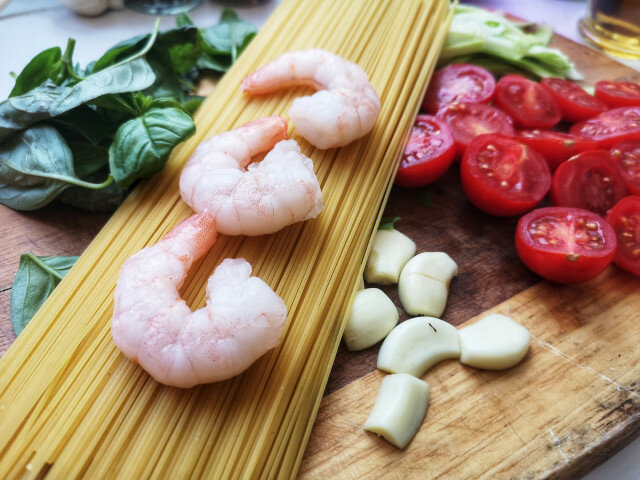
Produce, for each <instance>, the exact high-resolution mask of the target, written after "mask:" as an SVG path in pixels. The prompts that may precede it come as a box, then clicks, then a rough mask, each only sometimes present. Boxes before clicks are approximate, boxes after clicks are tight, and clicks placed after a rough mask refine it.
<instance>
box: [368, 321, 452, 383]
mask: <svg viewBox="0 0 640 480" xmlns="http://www.w3.org/2000/svg"><path fill="white" fill-rule="evenodd" d="M459 356H460V341H459V340H458V331H457V330H456V328H455V327H454V326H452V325H449V324H448V323H447V322H445V321H443V320H440V319H439V318H432V317H416V318H410V319H409V320H407V321H405V322H402V323H401V324H400V325H398V326H397V327H396V328H394V329H393V330H392V331H391V333H390V334H389V335H388V336H387V338H385V340H384V342H383V343H382V346H381V347H380V352H379V353H378V368H379V369H380V370H384V371H386V372H391V373H408V374H410V375H414V376H416V377H421V376H422V375H423V374H424V373H425V372H426V371H427V370H429V368H431V367H432V366H433V365H435V364H436V363H438V362H440V361H442V360H445V359H447V358H458V357H459Z"/></svg>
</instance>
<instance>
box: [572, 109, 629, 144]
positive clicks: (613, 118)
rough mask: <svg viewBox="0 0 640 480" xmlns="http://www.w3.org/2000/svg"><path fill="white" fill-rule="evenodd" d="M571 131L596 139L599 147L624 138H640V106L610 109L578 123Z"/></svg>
mask: <svg viewBox="0 0 640 480" xmlns="http://www.w3.org/2000/svg"><path fill="white" fill-rule="evenodd" d="M569 132H570V133H573V134H576V135H582V136H583V137H589V138H591V139H592V140H595V141H596V142H598V147H599V148H609V147H612V146H613V145H615V144H616V143H618V142H621V141H622V140H631V139H640V107H623V108H614V109H613V110H608V111H606V112H603V113H601V114H600V115H598V116H597V117H593V118H590V119H589V120H584V121H582V122H578V123H576V124H575V125H573V126H572V127H571V128H570V129H569Z"/></svg>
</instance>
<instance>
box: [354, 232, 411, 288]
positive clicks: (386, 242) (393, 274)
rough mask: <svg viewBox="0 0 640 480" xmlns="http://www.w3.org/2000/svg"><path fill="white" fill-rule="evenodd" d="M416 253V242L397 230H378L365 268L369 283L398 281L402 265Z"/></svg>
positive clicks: (386, 283) (387, 283) (385, 283)
mask: <svg viewBox="0 0 640 480" xmlns="http://www.w3.org/2000/svg"><path fill="white" fill-rule="evenodd" d="M415 253H416V244H415V243H414V242H413V240H411V239H410V238H409V237H407V236H406V235H404V234H403V233H400V232H399V231H397V230H394V229H391V230H378V232H377V233H376V237H375V239H374V240H373V246H372V247H371V253H370V254H369V258H368V259H367V265H366V266H365V269H364V278H365V280H366V281H367V283H376V284H379V285H389V284H392V283H398V278H399V277H400V272H401V271H402V267H404V266H405V264H406V263H407V261H409V259H410V258H411V257H413V256H414V255H415Z"/></svg>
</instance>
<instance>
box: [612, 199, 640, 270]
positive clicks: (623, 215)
mask: <svg viewBox="0 0 640 480" xmlns="http://www.w3.org/2000/svg"><path fill="white" fill-rule="evenodd" d="M607 222H609V224H610V225H611V227H612V228H613V230H614V231H615V233H616V236H617V238H618V248H617V250H616V255H615V257H613V262H614V263H615V264H616V265H618V266H619V267H620V268H623V269H625V270H627V271H629V272H631V273H633V274H634V275H640V197H638V196H635V195H632V196H629V197H625V198H623V199H622V200H620V201H619V202H618V203H617V204H616V205H615V206H614V207H613V208H612V209H611V211H610V212H609V213H608V214H607Z"/></svg>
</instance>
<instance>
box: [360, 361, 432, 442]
mask: <svg viewBox="0 0 640 480" xmlns="http://www.w3.org/2000/svg"><path fill="white" fill-rule="evenodd" d="M428 406H429V385H427V383H426V382H423V381H422V380H420V379H418V378H415V377H412V376H411V375H406V374H403V373H400V374H398V375H387V376H386V377H384V378H383V379H382V384H381V385H380V391H379V392H378V397H377V398H376V403H375V404H374V406H373V409H372V410H371V413H370V414H369V418H367V421H366V422H365V424H364V429H365V430H367V431H369V432H373V433H377V434H378V435H382V436H383V437H384V438H385V440H387V441H388V442H389V443H391V444H393V445H395V446H396V447H398V448H404V447H406V446H407V445H408V444H409V442H410V441H411V439H412V438H413V437H414V436H415V434H416V432H417V431H418V429H419V428H420V425H421V424H422V421H423V420H424V417H425V415H426V414H427V407H428Z"/></svg>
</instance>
